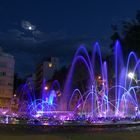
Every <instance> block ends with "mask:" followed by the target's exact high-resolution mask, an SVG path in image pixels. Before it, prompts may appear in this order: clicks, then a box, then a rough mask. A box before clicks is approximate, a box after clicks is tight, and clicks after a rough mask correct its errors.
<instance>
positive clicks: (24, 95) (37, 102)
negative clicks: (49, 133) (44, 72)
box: [17, 79, 60, 117]
mask: <svg viewBox="0 0 140 140" xmlns="http://www.w3.org/2000/svg"><path fill="white" fill-rule="evenodd" d="M59 91H60V85H59V83H58V81H57V80H56V81H54V82H53V83H52V86H51V88H50V89H48V87H47V86H46V81H45V80H43V83H42V91H41V98H40V99H38V98H36V95H35V89H34V84H33V82H32V80H31V79H28V80H27V81H26V83H25V84H23V85H21V86H20V87H19V88H18V90H17V93H18V94H20V95H19V111H18V113H19V114H24V115H29V116H34V117H41V116H43V115H44V114H47V113H48V114H51V113H52V112H54V111H55V110H56V109H57V104H56V102H57V99H56V96H57V93H58V92H59Z"/></svg>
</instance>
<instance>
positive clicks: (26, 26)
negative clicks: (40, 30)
mask: <svg viewBox="0 0 140 140" xmlns="http://www.w3.org/2000/svg"><path fill="white" fill-rule="evenodd" d="M21 26H22V28H23V29H25V30H31V31H34V30H35V29H36V26H35V25H33V24H31V23H30V22H29V21H26V20H23V21H22V22H21Z"/></svg>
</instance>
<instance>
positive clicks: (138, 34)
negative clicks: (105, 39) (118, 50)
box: [110, 10, 140, 56]
mask: <svg viewBox="0 0 140 140" xmlns="http://www.w3.org/2000/svg"><path fill="white" fill-rule="evenodd" d="M112 29H113V35H112V36H111V40H112V44H114V43H115V41H116V40H117V39H119V40H120V42H121V44H122V49H123V52H124V55H125V56H126V55H127V54H128V53H129V52H130V51H134V52H136V53H137V55H138V56H140V10H138V11H137V13H136V18H135V19H134V20H131V21H123V22H122V31H121V33H119V31H118V30H117V28H116V27H115V26H112ZM112 44H111V45H110V47H111V48H113V46H114V45H112Z"/></svg>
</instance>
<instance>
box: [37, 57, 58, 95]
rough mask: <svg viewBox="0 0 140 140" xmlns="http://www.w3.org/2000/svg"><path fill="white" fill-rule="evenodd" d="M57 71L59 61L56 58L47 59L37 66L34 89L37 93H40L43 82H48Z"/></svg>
mask: <svg viewBox="0 0 140 140" xmlns="http://www.w3.org/2000/svg"><path fill="white" fill-rule="evenodd" d="M58 69H59V59H58V58H57V57H51V58H48V59H46V60H43V61H42V62H41V63H39V64H38V65H37V67H36V75H35V89H36V92H37V93H40V91H41V88H42V83H43V80H45V81H46V82H47V81H48V80H50V79H51V78H52V77H53V75H54V73H55V71H57V70H58Z"/></svg>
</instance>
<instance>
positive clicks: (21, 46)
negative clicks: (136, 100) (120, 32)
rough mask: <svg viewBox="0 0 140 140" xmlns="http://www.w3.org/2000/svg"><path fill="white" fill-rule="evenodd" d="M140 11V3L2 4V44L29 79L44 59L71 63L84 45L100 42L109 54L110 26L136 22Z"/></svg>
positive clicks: (40, 0) (15, 0)
mask: <svg viewBox="0 0 140 140" xmlns="http://www.w3.org/2000/svg"><path fill="white" fill-rule="evenodd" d="M139 9H140V0H117V1H116V0H0V18H1V20H0V43H1V45H2V47H3V48H4V50H5V51H8V52H9V53H11V54H13V55H14V56H15V59H16V71H17V72H18V73H20V74H21V75H26V74H28V73H31V72H33V70H34V68H35V64H36V63H37V61H40V60H41V59H42V58H43V57H48V56H58V57H60V58H61V61H63V62H65V61H64V60H70V59H71V58H72V55H73V53H74V51H75V50H76V48H77V47H78V45H79V44H81V43H85V44H87V48H88V49H89V48H90V44H92V43H93V42H95V41H99V42H100V44H101V46H102V51H103V52H108V53H109V49H108V46H109V44H110V39H109V37H110V35H111V33H112V31H111V27H110V25H111V24H120V23H121V21H122V20H131V19H134V18H135V14H136V11H137V10H139ZM29 26H31V27H32V29H33V30H29V29H28V27H29ZM64 58H65V59H64Z"/></svg>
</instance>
